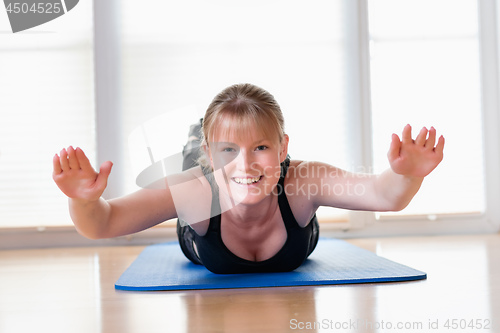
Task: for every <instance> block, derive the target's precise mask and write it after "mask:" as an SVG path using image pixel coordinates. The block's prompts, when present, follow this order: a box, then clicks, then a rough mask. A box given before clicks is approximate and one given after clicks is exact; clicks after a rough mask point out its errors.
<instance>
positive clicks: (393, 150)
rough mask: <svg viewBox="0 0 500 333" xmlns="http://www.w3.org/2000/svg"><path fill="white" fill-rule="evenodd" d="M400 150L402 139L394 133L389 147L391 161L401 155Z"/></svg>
mask: <svg viewBox="0 0 500 333" xmlns="http://www.w3.org/2000/svg"><path fill="white" fill-rule="evenodd" d="M400 150H401V141H400V140H399V136H398V135H397V134H393V135H392V140H391V146H390V148H389V152H388V153H387V157H388V158H389V161H393V160H395V159H397V158H398V157H399V152H400Z"/></svg>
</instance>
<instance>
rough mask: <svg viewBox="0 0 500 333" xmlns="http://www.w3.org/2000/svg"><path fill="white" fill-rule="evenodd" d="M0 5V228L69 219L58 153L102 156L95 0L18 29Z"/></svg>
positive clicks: (44, 223)
mask: <svg viewBox="0 0 500 333" xmlns="http://www.w3.org/2000/svg"><path fill="white" fill-rule="evenodd" d="M0 12H1V14H0V17H1V24H2V25H1V27H2V30H3V31H9V33H1V34H0V94H1V98H0V115H1V118H0V228H2V227H10V228H17V227H26V226H34V227H41V226H61V225H69V223H71V221H70V219H69V214H68V208H67V200H66V199H65V198H64V197H63V196H61V194H60V191H59V189H58V188H57V187H56V186H55V184H54V182H53V181H52V177H51V176H52V156H54V154H55V153H58V152H59V150H60V149H61V148H63V147H67V146H69V145H75V146H81V147H83V148H85V149H86V151H88V152H89V155H90V156H91V158H92V159H94V157H95V154H94V152H95V135H94V129H95V125H94V97H93V96H94V93H93V89H94V84H93V79H94V78H93V53H92V3H91V2H89V1H82V3H80V4H79V5H78V7H76V8H75V10H73V11H70V12H68V13H67V14H65V15H63V16H61V17H59V18H58V19H56V20H54V21H51V22H48V23H46V24H44V25H41V26H39V27H36V28H33V29H30V30H27V31H25V32H19V33H16V34H12V33H10V26H9V25H8V24H9V21H8V19H7V15H6V12H5V11H3V10H0Z"/></svg>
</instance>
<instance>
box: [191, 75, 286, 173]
mask: <svg viewBox="0 0 500 333" xmlns="http://www.w3.org/2000/svg"><path fill="white" fill-rule="evenodd" d="M227 122H230V124H231V126H224V127H225V128H226V131H225V132H223V131H224V130H222V131H220V130H218V127H220V125H221V124H223V123H227ZM251 125H256V126H257V128H258V129H260V130H261V131H262V133H261V134H262V135H263V136H265V137H268V138H273V139H274V138H276V139H277V140H279V143H281V142H282V141H283V137H284V135H285V120H284V118H283V113H282V112H281V108H280V106H279V105H278V103H277V102H276V100H275V99H274V96H273V95H271V94H270V93H269V92H267V91H266V90H264V89H262V88H260V87H257V86H255V85H253V84H249V83H244V84H235V85H232V86H230V87H228V88H226V89H224V90H223V91H222V92H220V93H219V94H218V95H217V96H215V98H214V99H213V100H212V103H210V105H209V106H208V108H207V111H206V113H205V116H204V118H203V125H202V144H203V145H207V146H208V145H209V142H210V141H211V140H214V139H215V137H216V135H244V133H246V132H247V131H248V129H249V128H250V126H251ZM199 163H200V164H201V165H202V166H204V167H209V166H210V163H208V160H207V157H206V156H204V154H203V152H202V156H200V159H199Z"/></svg>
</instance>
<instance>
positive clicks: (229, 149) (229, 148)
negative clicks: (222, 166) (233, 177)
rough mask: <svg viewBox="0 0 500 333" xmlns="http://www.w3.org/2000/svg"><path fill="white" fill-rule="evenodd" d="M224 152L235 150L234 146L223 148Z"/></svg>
mask: <svg viewBox="0 0 500 333" xmlns="http://www.w3.org/2000/svg"><path fill="white" fill-rule="evenodd" d="M222 151H223V152H226V153H230V152H233V151H234V148H231V147H227V148H223V149H222Z"/></svg>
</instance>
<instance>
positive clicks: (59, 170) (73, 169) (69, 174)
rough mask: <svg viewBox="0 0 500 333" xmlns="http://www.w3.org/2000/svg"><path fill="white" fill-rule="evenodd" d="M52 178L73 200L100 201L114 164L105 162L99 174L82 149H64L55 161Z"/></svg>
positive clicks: (56, 156) (55, 157)
mask: <svg viewBox="0 0 500 333" xmlns="http://www.w3.org/2000/svg"><path fill="white" fill-rule="evenodd" d="M53 164H54V170H53V174H52V178H53V179H54V181H55V182H56V184H57V186H58V187H59V189H61V191H62V192H63V193H64V194H66V195H67V196H68V197H69V198H72V199H81V200H87V201H94V200H97V199H99V197H100V196H101V194H102V193H103V192H104V189H105V188H106V185H107V180H108V177H109V174H110V172H111V167H112V165H113V164H112V163H111V162H109V161H108V162H104V163H103V164H102V165H101V170H100V172H99V173H97V172H96V171H95V170H94V168H93V167H92V165H91V164H90V162H89V159H88V158H87V156H85V153H84V152H83V150H81V149H80V148H76V149H73V147H68V149H63V150H61V152H60V156H59V155H57V154H56V155H55V156H54V159H53Z"/></svg>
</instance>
